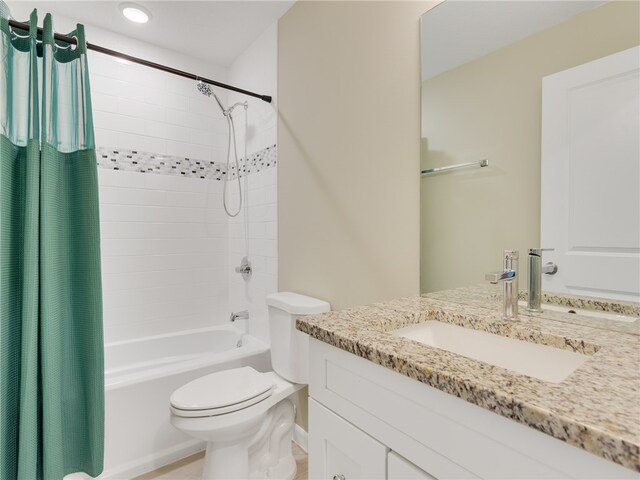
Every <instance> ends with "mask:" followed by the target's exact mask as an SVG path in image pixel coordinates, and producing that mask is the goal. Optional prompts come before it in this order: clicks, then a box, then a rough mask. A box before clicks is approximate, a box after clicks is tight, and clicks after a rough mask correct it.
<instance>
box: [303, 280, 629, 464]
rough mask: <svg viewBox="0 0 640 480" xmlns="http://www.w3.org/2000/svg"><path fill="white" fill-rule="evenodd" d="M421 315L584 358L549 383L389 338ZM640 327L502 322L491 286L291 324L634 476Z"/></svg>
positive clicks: (551, 320)
mask: <svg viewBox="0 0 640 480" xmlns="http://www.w3.org/2000/svg"><path fill="white" fill-rule="evenodd" d="M547 300H549V298H547ZM562 301H566V298H565V299H559V300H558V303H561V302H562ZM576 306H577V305H576ZM580 307H581V308H584V307H589V305H586V304H584V303H581V304H580ZM595 308H599V309H601V310H602V307H595ZM630 308H631V310H629V309H628V308H626V309H625V310H624V312H625V313H632V314H635V313H636V310H634V308H635V307H634V306H633V304H631V307H630ZM612 311H614V310H613V309H612ZM427 320H438V321H441V322H447V323H452V324H456V325H459V326H463V327H470V328H474V329H477V330H484V331H487V332H491V333H495V334H499V335H503V336H507V337H511V338H516V339H520V340H526V341H529V342H534V343H540V344H545V345H550V346H553V347H557V348H561V349H566V350H570V351H575V352H579V353H583V354H585V355H589V356H590V357H591V358H589V360H587V362H586V363H585V364H584V365H582V366H581V367H580V368H579V369H578V370H576V371H575V372H574V373H572V374H571V375H570V376H569V377H568V378H567V379H565V380H564V381H562V382H561V383H557V384H554V383H549V382H545V381H542V380H538V379H535V378H532V377H528V376H526V375H522V374H519V373H515V372H513V371H510V370H507V369H505V368H501V367H496V366H493V365H489V364H487V363H483V362H480V361H477V360H473V359H470V358H467V357H463V356H461V355H457V354H455V353H451V352H448V351H446V350H441V349H438V348H434V347H430V346H428V345H424V344H421V343H418V342H415V341H413V340H409V339H407V338H403V337H399V336H395V335H393V334H392V332H393V331H394V330H397V329H399V328H402V327H405V326H407V325H412V324H416V323H421V322H424V321H427ZM589 322H594V324H595V326H592V325H590V324H589ZM639 325H640V321H636V322H632V323H628V324H627V325H626V326H624V327H623V329H624V331H620V330H611V329H607V328H604V327H606V326H607V325H606V324H604V323H603V322H602V321H594V319H591V318H588V317H582V316H580V315H574V314H566V313H556V312H544V313H542V314H535V315H530V314H527V313H526V312H522V311H521V312H520V318H519V321H517V322H505V321H504V320H502V319H501V299H500V296H499V290H496V288H494V287H492V286H478V287H470V288H461V289H455V290H447V291H444V292H438V293H434V294H428V295H423V296H414V297H407V298H401V299H398V300H393V301H389V302H384V303H378V304H373V305H367V306H362V307H356V308H350V309H346V310H340V311H334V312H328V313H324V314H320V315H310V316H304V317H300V318H298V319H297V322H296V327H297V329H298V330H300V331H303V332H305V333H308V334H309V335H311V336H312V337H314V338H316V339H318V340H321V341H323V342H326V343H328V344H331V345H333V346H336V347H338V348H341V349H342V350H346V351H348V352H351V353H353V354H355V355H358V356H360V357H363V358H366V359H368V360H370V361H372V362H374V363H377V364H379V365H382V366H383V367H386V368H389V369H391V370H394V371H396V372H398V373H401V374H403V375H406V376H408V377H410V378H413V379H415V380H418V381H420V382H423V383H425V384H427V385H429V386H432V387H434V388H437V389H439V390H442V391H443V392H446V393H449V394H451V395H455V396H457V397H460V398H462V399H463V400H466V401H468V402H471V403H474V404H476V405H478V406H480V407H483V408H486V409H488V410H491V411H493V412H495V413H497V414H499V415H503V416H505V417H507V418H510V419H513V420H515V421H517V422H520V423H522V424H525V425H527V426H529V427H532V428H535V429H537V430H540V431H542V432H544V433H546V434H549V435H551V436H553V437H555V438H558V439H560V440H563V441H565V442H567V443H569V444H571V445H575V446H577V447H579V448H582V449H584V450H587V451H588V452H591V453H593V454H595V455H598V456H601V457H603V458H606V459H608V460H611V461H614V462H616V463H618V464H620V465H623V466H625V467H627V468H630V469H633V470H636V471H639V472H640V335H638V333H639Z"/></svg>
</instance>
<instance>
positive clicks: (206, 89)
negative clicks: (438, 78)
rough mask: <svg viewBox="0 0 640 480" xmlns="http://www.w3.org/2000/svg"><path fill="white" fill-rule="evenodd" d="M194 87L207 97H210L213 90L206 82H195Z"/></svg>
mask: <svg viewBox="0 0 640 480" xmlns="http://www.w3.org/2000/svg"><path fill="white" fill-rule="evenodd" d="M196 88H197V89H198V91H199V92H200V93H201V94H203V95H206V96H207V97H210V96H211V95H213V92H212V91H211V87H210V86H209V85H207V84H206V83H203V82H198V83H197V84H196Z"/></svg>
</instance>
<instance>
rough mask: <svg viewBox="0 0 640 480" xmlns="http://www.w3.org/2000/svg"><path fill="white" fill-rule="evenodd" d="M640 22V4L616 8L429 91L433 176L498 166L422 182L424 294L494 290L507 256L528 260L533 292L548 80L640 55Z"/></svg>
mask: <svg viewBox="0 0 640 480" xmlns="http://www.w3.org/2000/svg"><path fill="white" fill-rule="evenodd" d="M638 18H640V3H638V2H635V1H634V2H626V1H625V2H612V3H610V4H606V5H604V6H602V7H599V8H596V9H594V10H592V11H590V12H587V13H585V14H583V15H581V16H578V17H576V18H574V19H571V20H569V21H567V22H564V23H562V24H560V25H558V26H556V27H553V28H551V29H549V30H547V31H545V32H541V33H539V34H536V35H534V36H531V37H528V38H527V39H524V40H522V41H520V42H518V43H515V44H513V45H511V46H509V47H506V48H504V49H501V50H499V51H497V52H494V53H492V54H489V55H487V56H485V57H483V58H481V59H478V60H476V61H473V62H470V63H468V64H466V65H463V66H461V67H459V68H456V69H454V70H452V71H450V72H447V73H444V74H442V75H440V76H438V77H435V78H433V79H430V80H427V81H426V82H424V84H423V93H424V95H423V107H422V108H423V126H422V129H423V136H424V137H426V139H424V138H423V151H425V150H426V155H425V154H423V158H422V165H423V167H427V166H436V165H447V164H453V163H459V162H461V161H468V160H475V159H480V158H488V159H489V161H490V165H489V167H488V168H485V169H482V170H480V169H470V170H465V171H460V172H459V173H447V174H439V175H436V176H430V177H425V178H423V179H422V181H421V188H422V200H421V203H422V231H421V253H422V255H421V273H422V275H421V289H422V291H425V292H428V291H436V290H441V289H444V288H451V287H459V286H464V285H470V284H474V283H480V282H482V281H484V273H485V272H488V271H492V270H498V269H499V268H501V251H502V250H503V249H507V248H515V249H518V250H520V268H521V271H522V272H523V275H522V276H521V286H522V287H524V286H525V285H526V268H527V265H526V252H527V251H528V249H529V248H530V247H535V246H538V243H539V239H540V143H541V138H540V128H541V101H542V100H541V92H542V90H541V79H542V77H544V76H546V75H549V74H552V73H555V72H558V71H561V70H565V69H567V68H570V67H573V66H576V65H580V64H582V63H585V62H588V61H591V60H595V59H597V58H600V57H603V56H606V55H609V54H611V53H614V52H618V51H620V50H624V49H627V48H630V47H632V46H635V45H638V43H639V42H640V25H639V23H638ZM542 247H545V245H542Z"/></svg>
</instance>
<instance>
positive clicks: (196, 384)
mask: <svg viewBox="0 0 640 480" xmlns="http://www.w3.org/2000/svg"><path fill="white" fill-rule="evenodd" d="M272 392H273V382H272V381H271V379H270V376H269V375H267V374H264V373H260V372H257V371H256V370H254V369H253V368H251V367H242V368H234V369H231V370H224V371H221V372H216V373H212V374H210V375H206V376H204V377H201V378H198V379H196V380H193V381H192V382H189V383H187V384H186V385H184V386H182V387H181V388H179V389H178V390H176V391H175V392H173V395H171V411H172V412H173V413H174V414H175V415H177V416H180V417H210V416H215V415H224V414H228V413H231V412H235V411H238V410H242V409H243V408H247V407H249V406H251V405H255V404H256V403H259V402H261V401H263V400H265V399H266V398H269V397H270V396H271V394H272Z"/></svg>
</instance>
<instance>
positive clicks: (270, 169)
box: [228, 23, 278, 341]
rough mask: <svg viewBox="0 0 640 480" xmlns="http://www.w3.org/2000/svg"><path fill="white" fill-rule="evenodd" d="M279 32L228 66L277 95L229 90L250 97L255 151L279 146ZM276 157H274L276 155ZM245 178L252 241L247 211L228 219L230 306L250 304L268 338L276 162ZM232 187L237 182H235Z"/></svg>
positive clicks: (254, 326) (236, 78) (237, 81)
mask: <svg viewBox="0 0 640 480" xmlns="http://www.w3.org/2000/svg"><path fill="white" fill-rule="evenodd" d="M277 32H278V29H277V23H274V24H273V25H272V26H271V27H269V28H268V29H267V30H266V31H265V32H264V33H263V34H262V35H261V36H260V37H259V38H258V39H257V40H256V41H255V42H254V43H253V44H252V45H251V46H250V47H249V48H248V49H247V50H246V51H245V52H244V53H243V54H242V55H241V56H240V57H238V59H236V61H235V62H234V63H233V65H232V66H231V67H230V68H229V72H228V80H229V82H230V83H231V84H233V85H238V86H240V87H243V88H246V89H249V90H253V91H256V92H260V93H263V94H267V95H272V96H273V102H272V103H271V104H268V103H265V102H263V101H261V100H259V99H254V98H247V97H243V96H239V95H236V94H234V93H233V92H230V93H229V102H230V103H231V104H232V103H235V102H244V101H245V100H246V101H248V102H249V109H248V111H247V115H248V119H247V120H248V133H247V151H248V152H250V153H251V152H255V151H260V150H262V149H264V148H267V147H271V146H275V144H276V141H277V134H276V133H277V132H276V125H277V114H276V112H277V110H276V105H277V97H276V92H277V88H276V87H277V85H276V78H277V51H278V44H277V42H278V38H277ZM236 111H237V114H236V115H234V117H235V118H236V121H237V124H238V127H239V128H238V132H239V137H238V138H242V136H243V134H244V112H243V111H242V110H241V109H238V110H236ZM271 158H272V159H273V160H275V157H271ZM272 163H273V162H272ZM265 166H266V165H265ZM246 180H247V182H246V183H247V186H248V205H249V216H248V238H249V243H248V245H247V243H246V241H245V213H244V212H241V213H240V215H238V216H237V217H235V218H233V219H230V222H229V261H228V275H229V308H230V309H231V310H233V311H237V310H244V309H248V310H249V315H250V321H249V331H250V333H252V334H253V335H255V336H257V337H258V338H261V339H263V340H265V341H268V339H269V333H268V324H267V307H266V304H265V297H266V296H267V294H269V293H273V292H276V291H277V290H278V258H277V257H278V244H277V230H278V224H277V220H278V218H277V214H278V213H277V210H278V209H277V166H275V165H273V164H270V165H269V166H266V168H264V169H263V170H261V171H259V172H256V171H255V170H252V171H251V173H249V175H248V176H247V179H246ZM244 185H245V183H244V182H243V186H244ZM233 187H234V188H237V187H235V184H233ZM247 247H248V250H247ZM247 252H248V254H249V258H250V260H251V263H252V267H253V275H252V277H251V280H250V281H249V282H245V281H244V280H243V279H242V277H241V276H240V275H239V274H237V273H235V267H236V266H238V265H239V264H240V261H241V259H242V257H243V256H244V255H246V254H247Z"/></svg>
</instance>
